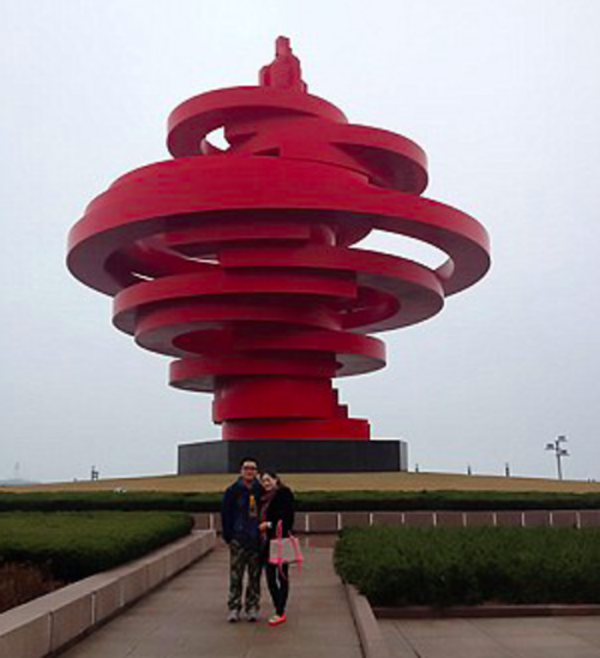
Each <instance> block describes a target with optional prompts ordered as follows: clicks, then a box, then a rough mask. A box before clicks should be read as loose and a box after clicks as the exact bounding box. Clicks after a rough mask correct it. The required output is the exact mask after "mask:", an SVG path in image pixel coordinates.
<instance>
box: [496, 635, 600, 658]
mask: <svg viewBox="0 0 600 658" xmlns="http://www.w3.org/2000/svg"><path fill="white" fill-rule="evenodd" d="M531 630H532V633H531V634H530V635H506V636H504V637H499V638H497V642H498V643H499V644H501V645H502V646H504V647H506V648H507V649H509V650H510V651H512V652H513V653H515V654H516V655H517V656H519V657H520V658H521V657H522V658H539V657H542V656H548V657H552V658H555V657H556V658H565V657H568V658H583V657H584V656H585V658H589V657H590V656H594V658H600V648H598V647H595V646H594V645H593V644H591V643H590V642H586V641H585V640H583V639H581V638H578V637H574V636H570V635H548V634H543V635H542V634H533V633H535V631H534V629H533V628H532V629H531Z"/></svg>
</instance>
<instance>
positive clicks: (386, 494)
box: [0, 491, 600, 512]
mask: <svg viewBox="0 0 600 658" xmlns="http://www.w3.org/2000/svg"><path fill="white" fill-rule="evenodd" d="M221 497H222V494H221V493H219V492H213V493H187V494H186V493H162V492H133V491H132V492H126V493H117V492H113V491H95V492H36V493H25V492H24V493H8V492H0V512H2V511H14V510H22V511H34V510H35V511H67V510H70V511H83V510H123V511H135V510H181V511H186V512H215V511H218V510H219V509H220V506H221ZM296 500H297V509H298V510H300V511H317V510H326V511H341V510H369V511H376V510H512V509H519V510H536V509H600V494H599V493H586V494H565V493H538V492H524V493H508V492H500V491H419V492H414V491H410V492H409V491H308V492H297V493H296Z"/></svg>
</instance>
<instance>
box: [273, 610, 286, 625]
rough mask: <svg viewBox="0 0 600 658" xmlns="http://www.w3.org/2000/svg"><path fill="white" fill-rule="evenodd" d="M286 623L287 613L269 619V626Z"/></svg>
mask: <svg viewBox="0 0 600 658" xmlns="http://www.w3.org/2000/svg"><path fill="white" fill-rule="evenodd" d="M286 621H287V617H286V616H285V613H284V614H282V615H281V616H279V615H273V616H272V617H271V618H270V619H269V626H279V624H285V622H286Z"/></svg>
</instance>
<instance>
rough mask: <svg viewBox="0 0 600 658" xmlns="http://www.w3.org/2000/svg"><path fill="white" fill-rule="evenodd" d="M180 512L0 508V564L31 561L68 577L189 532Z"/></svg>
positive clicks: (112, 564)
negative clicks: (15, 510)
mask: <svg viewBox="0 0 600 658" xmlns="http://www.w3.org/2000/svg"><path fill="white" fill-rule="evenodd" d="M191 528H192V519H191V517H190V516H189V515H188V514H185V513H182V512H106V511H102V512H56V513H52V514H47V513H40V512H11V513H6V512H3V513H1V514H0V564H2V563H13V562H17V563H29V564H35V565H39V566H41V567H43V568H45V569H49V571H50V573H51V574H52V576H53V577H54V578H55V579H57V580H61V581H64V582H72V581H74V580H78V579H80V578H84V577H86V576H89V575H91V574H93V573H96V572H98V571H104V570H106V569H110V568H112V567H115V566H117V565H119V564H123V563H124V562H128V561H129V560H133V559H135V558H137V557H140V556H141V555H144V554H145V553H147V552H149V551H151V550H153V549H155V548H158V547H159V546H162V545H164V544H166V543H168V542H170V541H173V540H175V539H177V538H179V537H182V536H184V535H187V534H188V533H189V532H190V530H191Z"/></svg>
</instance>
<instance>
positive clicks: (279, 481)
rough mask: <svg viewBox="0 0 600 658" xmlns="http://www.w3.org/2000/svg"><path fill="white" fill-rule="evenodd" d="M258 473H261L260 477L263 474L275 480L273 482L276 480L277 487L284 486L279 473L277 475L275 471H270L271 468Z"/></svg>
mask: <svg viewBox="0 0 600 658" xmlns="http://www.w3.org/2000/svg"><path fill="white" fill-rule="evenodd" d="M260 475H261V477H262V476H263V475H268V476H269V477H270V478H271V479H273V480H275V482H277V486H278V487H284V486H285V485H284V484H283V482H282V481H281V478H280V477H279V475H277V473H275V471H271V470H269V469H267V470H265V471H263V472H262V473H261V474H260Z"/></svg>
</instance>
